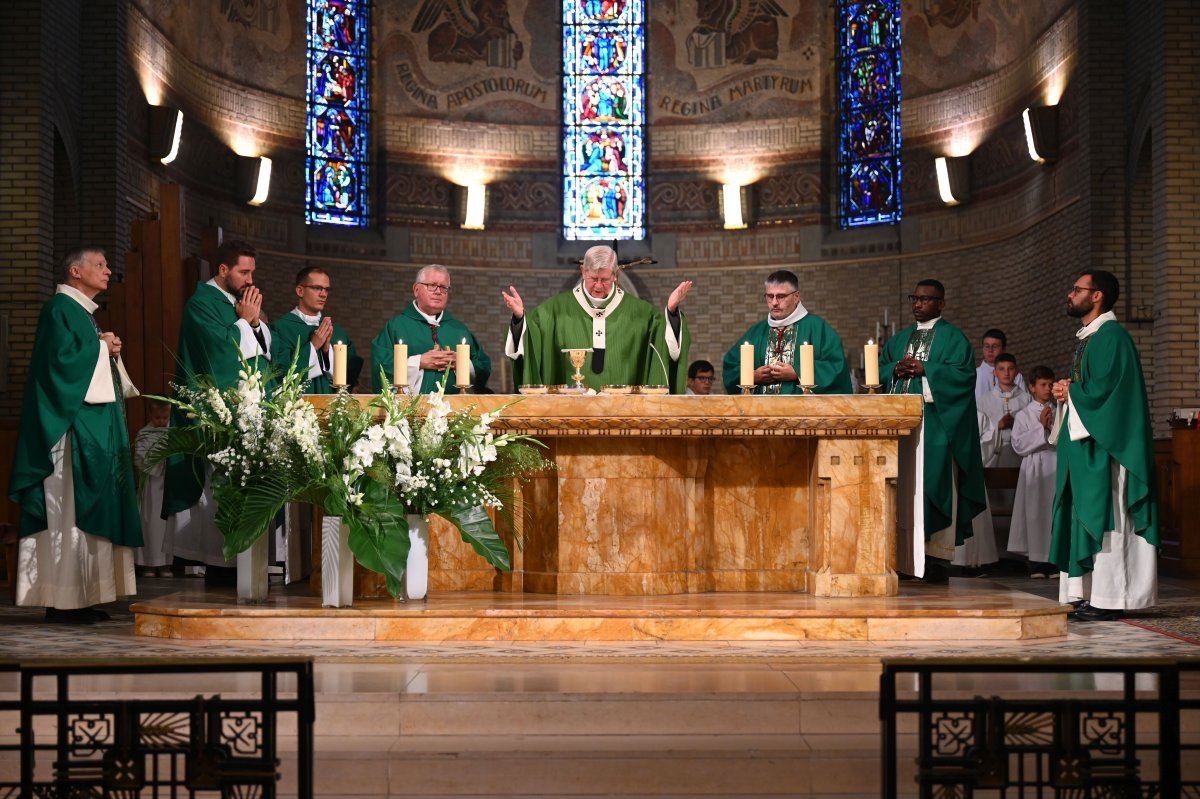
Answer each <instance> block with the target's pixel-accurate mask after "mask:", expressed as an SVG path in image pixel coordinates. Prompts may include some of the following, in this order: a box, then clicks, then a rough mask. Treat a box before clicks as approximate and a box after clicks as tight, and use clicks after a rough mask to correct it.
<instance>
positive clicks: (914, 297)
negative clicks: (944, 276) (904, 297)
mask: <svg viewBox="0 0 1200 799" xmlns="http://www.w3.org/2000/svg"><path fill="white" fill-rule="evenodd" d="M941 299H944V298H943V297H934V296H932V295H929V294H909V295H908V301H909V302H937V301H938V300H941Z"/></svg>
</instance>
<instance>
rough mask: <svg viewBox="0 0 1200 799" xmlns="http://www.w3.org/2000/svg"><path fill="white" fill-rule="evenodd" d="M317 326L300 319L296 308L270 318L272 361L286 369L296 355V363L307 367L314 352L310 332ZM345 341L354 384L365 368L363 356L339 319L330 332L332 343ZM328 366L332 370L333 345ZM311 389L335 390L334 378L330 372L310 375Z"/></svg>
mask: <svg viewBox="0 0 1200 799" xmlns="http://www.w3.org/2000/svg"><path fill="white" fill-rule="evenodd" d="M316 329H317V326H316V325H310V324H309V323H308V322H305V321H304V320H303V319H301V318H300V317H299V316H298V315H297V314H296V312H295V311H292V312H291V313H286V314H284V315H283V316H281V317H279V318H278V319H276V320H275V321H274V322H271V363H272V365H274V366H275V368H276V369H279V370H281V371H286V370H287V369H289V368H290V367H291V365H292V358H296V362H297V365H298V366H299V367H300V368H301V369H306V367H307V366H308V359H309V355H310V353H311V352H312V350H311V349H310V346H309V340H308V339H309V336H311V335H312V334H313V333H314V332H315V331H316ZM339 341H340V342H342V343H343V344H345V345H346V356H347V357H346V380H347V382H348V383H349V384H350V385H351V386H353V385H355V384H356V383H358V376H359V374H360V373H361V372H362V367H363V359H362V358H360V357H359V355H358V351H357V350H356V349H354V342H353V341H351V340H350V336H348V335H346V330H345V329H344V328H343V327H342V326H341V325H339V324H338V323H337V322H334V323H333V335H332V336H330V338H329V342H330V344H331V345H332V344H336V343H337V342H339ZM297 350H299V351H300V355H299V357H296V351H297ZM328 354H329V358H330V361H329V368H330V371H332V370H333V347H332V346H330V348H329V353H328ZM308 392H309V393H310V394H332V393H333V378H332V377H330V376H329V375H327V374H324V373H322V374H320V375H318V376H317V377H314V378H312V379H311V381H310V384H309V387H308Z"/></svg>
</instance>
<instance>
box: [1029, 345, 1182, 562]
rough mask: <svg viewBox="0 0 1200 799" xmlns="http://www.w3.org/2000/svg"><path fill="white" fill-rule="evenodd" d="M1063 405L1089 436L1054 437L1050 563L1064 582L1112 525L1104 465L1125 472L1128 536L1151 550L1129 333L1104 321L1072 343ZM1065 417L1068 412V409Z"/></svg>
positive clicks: (1143, 433)
mask: <svg viewBox="0 0 1200 799" xmlns="http://www.w3.org/2000/svg"><path fill="white" fill-rule="evenodd" d="M1072 375H1073V382H1072V383H1071V387H1070V392H1071V406H1072V408H1073V410H1074V412H1075V413H1077V414H1078V415H1079V420H1080V421H1081V422H1083V424H1084V426H1085V427H1086V428H1087V431H1088V433H1089V434H1090V435H1089V436H1088V437H1087V438H1084V439H1082V440H1080V441H1072V440H1071V438H1070V434H1069V432H1068V426H1067V423H1066V421H1065V420H1064V422H1063V425H1062V433H1061V434H1060V435H1059V438H1058V453H1057V458H1058V468H1057V472H1056V474H1055V492H1054V510H1053V515H1052V523H1051V535H1050V562H1051V563H1053V564H1054V565H1055V566H1057V567H1058V568H1059V569H1060V570H1061V571H1064V572H1066V573H1067V574H1068V575H1069V576H1071V577H1079V576H1081V575H1083V574H1086V573H1088V572H1090V571H1091V570H1092V564H1093V558H1094V557H1095V555H1096V553H1097V552H1099V551H1100V549H1101V546H1102V545H1103V543H1104V534H1105V533H1106V532H1108V531H1109V530H1112V529H1113V528H1114V527H1115V526H1116V523H1115V520H1116V508H1114V507H1113V483H1112V481H1113V473H1112V468H1111V466H1112V462H1113V461H1116V462H1117V463H1119V464H1120V465H1122V466H1124V467H1125V469H1126V472H1127V482H1126V488H1125V501H1126V504H1127V505H1128V508H1129V516H1130V518H1131V520H1132V522H1133V528H1134V531H1135V532H1136V533H1137V534H1138V535H1140V536H1141V537H1142V538H1144V539H1146V541H1148V542H1149V543H1151V544H1153V545H1154V546H1156V547H1157V546H1159V535H1158V505H1157V501H1156V494H1155V491H1156V487H1155V467H1154V441H1153V431H1152V427H1151V424H1150V411H1149V404H1148V402H1147V397H1146V382H1145V379H1144V378H1143V376H1142V364H1141V360H1140V359H1139V357H1138V352H1137V347H1136V346H1135V345H1134V343H1133V339H1132V338H1131V337H1130V335H1129V332H1128V331H1127V330H1125V328H1124V327H1122V326H1121V325H1120V324H1118V323H1117V322H1116V321H1108V322H1105V323H1104V324H1102V325H1100V327H1099V328H1098V329H1097V330H1096V331H1095V332H1094V333H1092V334H1091V335H1090V336H1088V337H1087V338H1085V339H1083V340H1082V341H1081V342H1080V350H1079V351H1078V352H1077V354H1076V362H1075V364H1074V366H1073V368H1072ZM1068 413H1070V411H1068Z"/></svg>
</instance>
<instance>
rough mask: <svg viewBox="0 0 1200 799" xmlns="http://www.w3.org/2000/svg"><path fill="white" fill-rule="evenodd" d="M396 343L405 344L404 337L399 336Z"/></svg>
mask: <svg viewBox="0 0 1200 799" xmlns="http://www.w3.org/2000/svg"><path fill="white" fill-rule="evenodd" d="M396 343H397V344H403V343H404V339H402V338H398V339H396Z"/></svg>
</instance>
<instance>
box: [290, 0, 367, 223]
mask: <svg viewBox="0 0 1200 799" xmlns="http://www.w3.org/2000/svg"><path fill="white" fill-rule="evenodd" d="M370 10H371V9H370V2H369V0H308V132H307V134H306V136H305V141H306V144H307V152H308V165H307V175H306V177H307V184H306V185H307V191H306V195H307V197H306V206H305V215H306V218H307V220H308V222H309V224H313V223H317V224H328V225H351V226H355V227H364V226H366V225H367V222H368V216H367V211H368V208H367V189H368V183H369V177H370V176H369V163H368V157H367V154H368V149H367V147H368V144H369V141H370V139H369V137H370V128H371V124H370V123H371V97H370V92H369V90H368V81H367V77H368V76H367V66H368V60H369V57H370V52H371V50H370V31H371V14H370Z"/></svg>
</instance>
